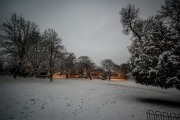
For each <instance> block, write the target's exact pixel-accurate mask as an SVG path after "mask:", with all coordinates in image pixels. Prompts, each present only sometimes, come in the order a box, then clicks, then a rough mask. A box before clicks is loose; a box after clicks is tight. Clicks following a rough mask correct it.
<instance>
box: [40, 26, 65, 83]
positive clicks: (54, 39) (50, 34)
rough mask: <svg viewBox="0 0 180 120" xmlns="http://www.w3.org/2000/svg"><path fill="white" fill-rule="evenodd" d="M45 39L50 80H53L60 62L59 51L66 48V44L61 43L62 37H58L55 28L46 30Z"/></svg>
mask: <svg viewBox="0 0 180 120" xmlns="http://www.w3.org/2000/svg"><path fill="white" fill-rule="evenodd" d="M43 40H44V41H45V43H46V47H47V49H46V50H47V51H46V52H47V53H48V56H47V59H48V63H49V73H50V82H52V81H53V79H52V75H53V70H54V68H55V65H56V63H57V62H58V59H59V53H60V52H61V51H62V50H64V46H63V45H62V43H61V42H62V39H60V38H59V37H58V34H57V33H56V32H55V31H54V30H53V29H48V30H45V31H44V33H43Z"/></svg>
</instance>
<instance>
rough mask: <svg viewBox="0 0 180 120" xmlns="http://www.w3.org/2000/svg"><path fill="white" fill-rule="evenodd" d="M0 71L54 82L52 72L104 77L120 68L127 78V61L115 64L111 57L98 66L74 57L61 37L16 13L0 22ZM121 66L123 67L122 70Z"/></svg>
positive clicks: (89, 60) (83, 57)
mask: <svg viewBox="0 0 180 120" xmlns="http://www.w3.org/2000/svg"><path fill="white" fill-rule="evenodd" d="M0 45H1V58H0V72H4V71H9V72H10V73H11V74H13V76H14V78H16V77H17V75H19V76H24V77H26V76H33V75H36V77H42V76H43V77H46V76H47V74H48V77H49V78H50V81H51V82H52V81H53V74H54V73H59V74H66V78H68V77H69V75H70V74H78V75H79V76H81V75H82V74H84V71H85V73H86V77H89V78H90V79H91V75H92V74H98V73H99V72H100V73H101V74H103V76H104V78H106V76H108V77H109V80H110V76H111V75H112V74H113V73H115V72H116V73H117V72H118V71H121V74H122V76H123V77H124V78H126V73H127V67H126V64H122V65H121V66H118V65H116V64H115V63H114V62H113V61H112V60H111V59H105V60H102V61H101V66H97V65H96V64H95V63H94V62H93V60H92V59H91V58H90V57H88V56H80V57H79V58H76V56H75V54H74V53H69V52H67V50H66V48H65V47H64V46H63V45H62V39H61V38H60V37H59V36H58V33H57V32H56V31H55V30H54V29H46V30H44V32H43V33H41V32H40V29H39V26H38V25H37V24H35V23H33V22H30V21H27V20H25V19H24V18H23V17H22V15H21V16H18V15H17V14H16V13H13V14H12V15H11V18H10V19H9V20H7V21H6V22H4V23H2V24H1V25H0ZM122 68H123V69H122Z"/></svg>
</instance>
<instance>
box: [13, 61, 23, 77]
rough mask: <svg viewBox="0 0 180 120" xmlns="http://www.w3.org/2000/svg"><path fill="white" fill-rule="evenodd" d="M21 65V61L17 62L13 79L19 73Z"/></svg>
mask: <svg viewBox="0 0 180 120" xmlns="http://www.w3.org/2000/svg"><path fill="white" fill-rule="evenodd" d="M21 66H22V62H19V64H18V67H17V68H16V71H15V72H14V75H13V77H14V79H16V76H17V75H18V74H19V71H20V68H21Z"/></svg>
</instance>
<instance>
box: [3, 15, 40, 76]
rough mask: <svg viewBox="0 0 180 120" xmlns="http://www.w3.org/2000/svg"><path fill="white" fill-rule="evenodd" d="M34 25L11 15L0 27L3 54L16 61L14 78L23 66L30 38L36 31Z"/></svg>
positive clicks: (36, 28)
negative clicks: (12, 57)
mask: <svg viewBox="0 0 180 120" xmlns="http://www.w3.org/2000/svg"><path fill="white" fill-rule="evenodd" d="M38 30H39V29H38V26H37V25H36V24H35V23H32V22H30V21H26V20H25V19H24V18H23V17H22V16H17V15H16V14H12V16H11V18H10V19H9V20H7V21H6V22H4V23H3V24H2V25H1V26H0V44H1V46H2V47H4V48H5V52H6V53H7V54H10V55H11V56H14V57H16V58H17V59H18V63H17V65H18V66H17V69H16V71H15V72H14V78H16V76H17V74H18V73H19V71H20V69H21V67H22V66H23V62H24V57H25V54H26V53H27V51H28V47H29V44H28V42H29V41H30V40H31V38H30V36H31V35H32V34H33V33H34V32H36V31H38Z"/></svg>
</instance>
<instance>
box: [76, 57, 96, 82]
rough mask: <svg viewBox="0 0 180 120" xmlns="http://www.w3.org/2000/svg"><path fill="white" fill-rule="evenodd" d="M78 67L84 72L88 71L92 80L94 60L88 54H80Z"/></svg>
mask: <svg viewBox="0 0 180 120" xmlns="http://www.w3.org/2000/svg"><path fill="white" fill-rule="evenodd" d="M77 64H78V69H79V71H81V72H83V71H84V70H85V71H86V76H87V75H88V76H89V78H90V80H91V74H92V72H93V69H94V68H95V64H94V62H93V61H92V60H91V58H89V57H88V56H80V57H79V58H78V62H77Z"/></svg>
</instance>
